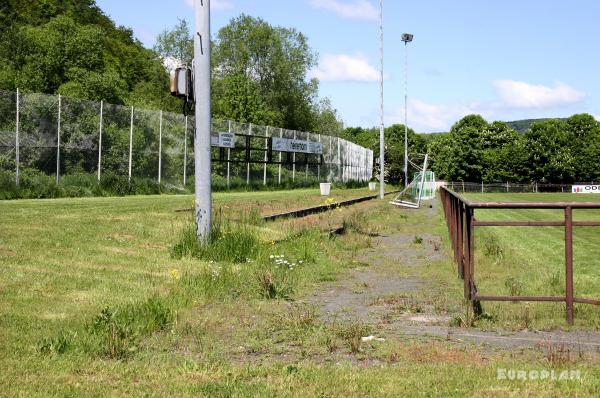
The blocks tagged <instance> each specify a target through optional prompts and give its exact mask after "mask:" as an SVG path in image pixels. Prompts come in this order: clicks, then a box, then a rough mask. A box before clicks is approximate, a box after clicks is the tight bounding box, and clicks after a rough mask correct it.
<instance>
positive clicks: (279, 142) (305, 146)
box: [273, 137, 323, 155]
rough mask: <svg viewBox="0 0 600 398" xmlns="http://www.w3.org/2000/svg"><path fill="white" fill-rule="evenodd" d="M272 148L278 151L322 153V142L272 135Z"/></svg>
mask: <svg viewBox="0 0 600 398" xmlns="http://www.w3.org/2000/svg"><path fill="white" fill-rule="evenodd" d="M273 150H274V151H278V152H301V153H315V154H317V155H322V154H323V144H321V143H320V142H313V141H302V140H292V139H289V138H279V137H273Z"/></svg>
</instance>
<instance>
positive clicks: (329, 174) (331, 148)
mask: <svg viewBox="0 0 600 398" xmlns="http://www.w3.org/2000/svg"><path fill="white" fill-rule="evenodd" d="M332 164H333V137H332V136H329V166H328V167H329V169H328V170H327V182H331V181H329V180H330V179H331V168H332Z"/></svg>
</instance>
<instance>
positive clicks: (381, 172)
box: [379, 0, 385, 199]
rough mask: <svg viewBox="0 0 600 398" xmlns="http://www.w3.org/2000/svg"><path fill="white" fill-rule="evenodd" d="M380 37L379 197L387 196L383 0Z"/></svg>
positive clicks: (380, 15) (380, 16) (380, 4)
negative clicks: (385, 177)
mask: <svg viewBox="0 0 600 398" xmlns="http://www.w3.org/2000/svg"><path fill="white" fill-rule="evenodd" d="M379 38H380V43H379V44H380V52H381V76H380V88H379V91H380V101H381V109H380V112H381V124H380V126H379V197H380V198H381V199H383V198H384V197H385V179H384V166H385V153H384V152H385V127H384V120H383V0H380V1H379Z"/></svg>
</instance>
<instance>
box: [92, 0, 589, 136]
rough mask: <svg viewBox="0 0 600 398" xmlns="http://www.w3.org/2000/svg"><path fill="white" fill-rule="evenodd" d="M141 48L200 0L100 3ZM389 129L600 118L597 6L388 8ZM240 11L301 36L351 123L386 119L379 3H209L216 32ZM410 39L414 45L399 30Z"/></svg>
mask: <svg viewBox="0 0 600 398" xmlns="http://www.w3.org/2000/svg"><path fill="white" fill-rule="evenodd" d="M96 3H97V4H98V6H99V7H100V8H101V9H102V10H103V11H104V12H105V13H106V14H107V15H109V16H110V17H111V18H112V19H113V20H114V21H115V22H116V23H117V24H118V25H124V26H127V27H130V28H132V29H133V31H134V33H135V35H136V37H137V38H138V39H139V40H140V41H142V43H144V45H145V46H146V47H152V46H153V45H154V43H155V38H156V36H157V35H158V34H159V33H160V32H161V31H163V30H164V29H168V28H172V27H173V26H174V25H175V24H176V23H177V19H178V18H185V19H186V20H187V21H188V22H189V23H190V26H194V25H193V22H194V16H193V0H130V1H123V0H97V1H96ZM383 7H384V8H383V9H384V53H385V55H384V123H385V125H391V124H393V123H404V120H405V118H404V98H405V72H406V70H405V69H406V68H405V56H406V51H408V70H407V72H408V73H407V76H408V126H409V127H411V128H413V129H415V130H416V131H417V132H438V131H448V129H449V128H450V127H451V126H452V124H454V123H455V122H456V121H458V120H459V119H460V118H461V117H463V116H465V115H467V114H471V113H478V114H481V115H482V116H484V117H485V118H486V119H487V120H488V121H493V120H503V121H512V120H519V119H529V118H543V117H567V116H570V115H572V114H575V113H583V112H586V113H590V114H592V115H594V116H595V117H596V119H598V120H600V53H599V52H598V44H597V42H598V39H599V38H600V23H598V15H600V1H597V0H572V1H559V0H502V1H501V0H496V1H482V0H453V1H448V0H422V1H418V0H415V1H400V0H385V1H384V6H383ZM241 13H245V14H248V15H251V16H254V17H260V18H263V19H265V20H266V21H267V22H269V23H270V24H272V25H278V26H284V27H293V28H296V29H297V30H299V31H300V32H302V33H304V34H305V35H306V36H307V37H308V40H309V45H310V46H311V48H312V49H313V50H315V51H316V52H317V53H318V59H319V65H318V66H317V67H316V68H315V69H314V70H312V71H310V73H309V75H310V76H311V77H317V78H318V79H319V80H320V86H319V87H320V89H319V95H320V97H329V98H330V99H331V102H332V104H333V106H334V107H335V108H337V109H338V111H339V114H340V116H341V117H342V119H343V120H344V123H345V125H346V126H362V127H373V126H378V125H379V123H380V122H379V120H380V116H379V114H380V94H379V76H380V49H379V1H377V0H280V1H275V0H212V1H211V23H212V33H213V35H214V34H216V32H217V31H218V29H219V28H221V27H223V26H225V25H226V24H227V23H228V22H229V21H230V20H231V18H234V17H236V16H238V15H239V14H241ZM404 32H409V33H412V34H414V40H413V42H412V43H410V44H409V45H408V46H407V47H406V46H405V45H404V43H403V42H402V41H401V40H400V38H401V35H402V33H404Z"/></svg>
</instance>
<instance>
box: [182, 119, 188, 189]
mask: <svg viewBox="0 0 600 398" xmlns="http://www.w3.org/2000/svg"><path fill="white" fill-rule="evenodd" d="M187 131H188V117H187V116H186V117H185V128H184V130H183V188H185V186H186V184H187V167H186V166H187Z"/></svg>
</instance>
